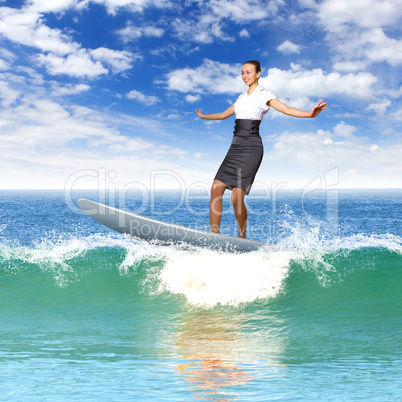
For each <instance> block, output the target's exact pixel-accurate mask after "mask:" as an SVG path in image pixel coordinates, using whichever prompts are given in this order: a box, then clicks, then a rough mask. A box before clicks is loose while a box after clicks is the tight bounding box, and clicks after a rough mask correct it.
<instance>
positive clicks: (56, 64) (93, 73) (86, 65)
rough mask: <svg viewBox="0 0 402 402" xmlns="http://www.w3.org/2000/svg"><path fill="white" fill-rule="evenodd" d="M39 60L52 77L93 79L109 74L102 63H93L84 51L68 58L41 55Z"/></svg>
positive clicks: (38, 57)
mask: <svg viewBox="0 0 402 402" xmlns="http://www.w3.org/2000/svg"><path fill="white" fill-rule="evenodd" d="M37 60H38V61H39V63H40V64H41V65H43V66H45V67H46V70H47V71H48V73H49V74H52V75H58V74H66V75H70V76H73V77H87V78H91V79H93V78H97V77H98V76H100V75H103V74H107V73H108V70H107V69H106V68H105V67H103V65H102V63H101V62H100V61H96V62H94V61H92V60H91V58H90V56H89V54H88V53H87V52H86V51H85V50H84V49H81V50H80V51H78V52H76V53H74V54H69V55H68V56H67V57H58V56H55V55H54V54H52V53H48V54H46V55H45V54H40V55H38V56H37Z"/></svg>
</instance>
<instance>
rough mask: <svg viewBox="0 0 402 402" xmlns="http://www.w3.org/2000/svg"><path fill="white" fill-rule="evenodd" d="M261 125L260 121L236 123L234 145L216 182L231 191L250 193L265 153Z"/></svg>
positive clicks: (238, 121)
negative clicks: (237, 190)
mask: <svg viewBox="0 0 402 402" xmlns="http://www.w3.org/2000/svg"><path fill="white" fill-rule="evenodd" d="M260 123H261V121H260V120H245V119H236V121H235V130H234V132H233V134H234V136H233V140H232V144H231V145H230V148H229V151H228V153H227V154H226V156H225V159H224V160H223V162H222V164H221V166H220V168H219V170H218V172H217V173H216V176H215V180H219V181H221V182H222V183H225V184H226V188H228V189H229V190H232V189H233V187H239V188H241V189H243V190H245V192H246V194H248V193H249V192H250V189H251V185H252V184H253V181H254V178H255V175H256V173H257V170H258V168H259V167H260V164H261V161H262V156H263V153H264V148H263V146H262V140H261V137H260V134H259V126H260Z"/></svg>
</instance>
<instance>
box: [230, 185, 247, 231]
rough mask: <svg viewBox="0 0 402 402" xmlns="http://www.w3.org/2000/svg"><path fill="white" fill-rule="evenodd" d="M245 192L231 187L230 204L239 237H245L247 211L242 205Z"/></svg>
mask: <svg viewBox="0 0 402 402" xmlns="http://www.w3.org/2000/svg"><path fill="white" fill-rule="evenodd" d="M245 195H246V191H245V190H243V189H242V188H239V187H233V190H232V198H231V201H232V204H233V208H234V212H235V215H236V221H237V225H238V226H239V235H238V236H239V237H244V238H245V237H246V227H247V209H246V205H245V204H244V196H245Z"/></svg>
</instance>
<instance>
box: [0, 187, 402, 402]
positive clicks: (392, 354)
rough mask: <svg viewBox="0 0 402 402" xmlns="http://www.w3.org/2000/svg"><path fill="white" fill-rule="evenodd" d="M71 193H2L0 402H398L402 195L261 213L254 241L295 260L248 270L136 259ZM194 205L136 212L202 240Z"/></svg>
mask: <svg viewBox="0 0 402 402" xmlns="http://www.w3.org/2000/svg"><path fill="white" fill-rule="evenodd" d="M78 193H79V192H78V191H77V194H74V197H73V201H72V202H70V200H69V199H67V202H66V197H65V194H64V193H63V192H56V191H55V192H49V191H40V192H28V191H2V192H1V193H0V218H1V221H0V281H1V285H0V286H1V288H0V289H1V291H0V317H1V318H0V319H1V327H0V362H1V364H0V395H1V398H0V399H1V400H34V401H36V400H40V401H42V400H51V401H54V400H68V401H71V400H116V401H119V400H135V401H193V400H213V401H231V400H242V401H268V400H301V401H303V400H306V401H307V400H309V401H311V400H325V401H338V400H339V401H359V400H370V401H388V400H400V399H402V382H401V380H400V379H401V374H402V344H401V338H402V295H401V294H402V292H401V285H402V255H401V250H402V241H401V240H402V225H401V222H402V219H401V212H402V208H401V207H402V191H397V190H394V191H390V190H388V191H379V190H378V191H351V190H349V191H346V190H344V191H340V192H339V194H337V198H334V197H332V198H331V199H329V198H328V196H327V194H325V193H322V194H321V193H318V194H314V196H313V195H310V196H309V197H308V198H305V199H304V204H303V205H302V203H301V195H300V193H296V192H295V193H291V192H283V194H280V195H278V197H277V198H276V199H275V200H272V199H268V198H264V197H259V198H258V197H256V198H255V199H254V200H252V201H250V205H249V207H250V210H251V211H252V212H253V213H252V214H250V226H251V228H250V230H249V233H250V232H252V233H253V234H254V238H255V239H258V240H263V241H270V242H274V243H277V244H279V245H286V246H289V245H291V246H295V248H294V249H292V250H289V249H288V248H279V249H278V250H275V251H273V250H261V251H258V252H252V253H247V254H225V253H217V252H212V251H209V250H182V249H180V248H166V247H157V246H153V245H144V244H141V243H138V242H136V241H134V240H133V239H129V238H126V237H123V236H121V235H119V234H117V233H114V232H111V231H110V230H108V229H107V228H105V227H102V226H101V225H100V224H98V223H97V222H95V221H93V220H91V219H90V218H89V217H87V216H85V215H81V214H78V213H77V211H76V209H74V200H76V199H77V198H78V197H86V198H90V199H94V200H97V196H98V195H97V194H96V193H95V192H80V193H79V194H78ZM204 198H205V197H200V198H199V199H198V200H197V199H196V198H195V199H191V202H192V204H189V203H186V202H184V203H182V204H181V205H179V204H180V203H179V201H178V200H180V196H179V195H178V194H177V193H174V192H167V193H160V194H157V197H156V198H155V205H154V206H152V205H151V204H149V205H146V206H145V210H144V211H141V212H142V213H143V214H144V215H149V216H151V215H152V216H154V217H156V218H160V219H164V220H167V221H175V222H176V223H180V224H186V225H190V226H194V227H198V228H201V227H203V226H205V225H207V222H208V215H207V214H205V213H204V212H203V211H206V210H207V200H205V199H204ZM106 201H107V202H110V201H111V200H106ZM125 201H126V203H125V204H126V205H125V206H126V207H127V209H131V210H133V211H136V210H138V209H139V208H140V207H141V205H140V204H141V203H140V202H139V201H138V200H136V199H135V197H133V198H132V199H131V200H129V199H127V200H125ZM335 201H336V202H335ZM116 202H117V201H116ZM225 203H226V204H225V205H226V206H227V213H226V215H225V219H224V225H226V230H227V231H228V232H230V231H231V230H233V225H234V217H233V214H232V213H231V211H230V209H229V201H228V200H225ZM120 206H121V205H120ZM176 207H177V208H176ZM335 207H336V208H335ZM141 208H142V207H141ZM152 209H153V211H152ZM173 210H174V211H173ZM172 211H173V212H172ZM151 212H152V214H151ZM253 228H254V229H255V230H254V231H253V230H251V229H253Z"/></svg>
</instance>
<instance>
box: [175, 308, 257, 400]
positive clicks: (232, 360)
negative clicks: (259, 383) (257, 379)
mask: <svg viewBox="0 0 402 402" xmlns="http://www.w3.org/2000/svg"><path fill="white" fill-rule="evenodd" d="M240 328H241V323H240V318H239V315H238V314H236V315H235V317H233V315H230V316H229V314H225V312H223V311H219V312H217V311H205V312H194V313H188V314H187V315H186V316H185V317H184V321H183V324H182V326H181V328H180V329H179V330H178V332H177V337H176V343H175V346H176V347H177V348H178V349H179V350H178V352H179V354H180V355H181V356H183V359H184V360H186V362H185V363H181V364H179V365H178V370H179V371H180V374H181V376H182V377H183V378H185V379H186V380H188V381H189V382H190V383H191V385H192V389H193V391H194V392H195V395H196V396H195V397H196V399H201V400H212V401H233V400H239V399H240V398H239V395H238V393H237V392H236V387H237V386H239V385H243V384H246V383H248V382H249V381H251V380H252V379H253V378H254V377H253V376H252V375H251V374H250V373H249V372H248V371H247V370H245V369H244V368H243V367H240V365H239V363H238V362H236V356H237V352H238V351H239V350H240V349H241V347H242V344H243V343H244V341H243V339H242V336H241V332H240Z"/></svg>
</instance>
